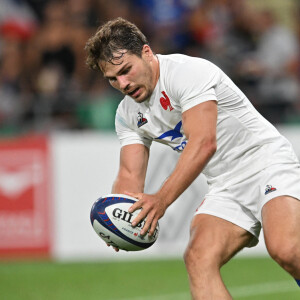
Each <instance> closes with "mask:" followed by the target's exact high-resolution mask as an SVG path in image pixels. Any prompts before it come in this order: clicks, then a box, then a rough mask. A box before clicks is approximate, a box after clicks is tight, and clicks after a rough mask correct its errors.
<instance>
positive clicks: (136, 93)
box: [128, 87, 140, 98]
mask: <svg viewBox="0 0 300 300" xmlns="http://www.w3.org/2000/svg"><path fill="white" fill-rule="evenodd" d="M139 91H140V88H139V87H137V88H136V89H134V90H133V91H131V92H130V93H128V95H129V96H130V97H134V98H135V97H137V96H138V95H139Z"/></svg>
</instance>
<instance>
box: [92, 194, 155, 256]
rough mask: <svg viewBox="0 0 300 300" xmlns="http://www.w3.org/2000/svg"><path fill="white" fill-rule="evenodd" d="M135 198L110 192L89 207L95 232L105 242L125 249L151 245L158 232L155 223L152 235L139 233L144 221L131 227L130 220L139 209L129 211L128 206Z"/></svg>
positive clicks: (141, 248)
mask: <svg viewBox="0 0 300 300" xmlns="http://www.w3.org/2000/svg"><path fill="white" fill-rule="evenodd" d="M136 201H138V200H137V199H135V198H133V197H130V196H127V195H123V194H110V195H106V196H103V197H101V198H99V199H98V200H97V201H96V202H95V203H94V205H93V207H92V209H91V215H90V218H91V223H92V226H93V228H94V230H95V231H96V233H97V234H98V235H99V236H100V237H101V238H102V239H103V240H104V241H105V243H107V244H109V245H111V246H114V247H117V248H119V249H123V250H126V251H138V250H143V249H147V248H149V247H150V246H152V245H153V244H154V243H155V241H156V239H157V237H158V232H159V225H157V227H156V229H155V232H154V234H153V236H149V235H148V234H146V235H141V234H140V232H141V229H142V228H143V226H144V224H145V221H142V222H141V223H139V224H138V225H137V226H136V227H132V225H131V222H132V221H133V220H134V218H135V217H136V216H137V215H138V214H139V212H140V210H137V211H135V212H133V213H129V212H128V209H129V207H130V206H131V205H132V204H133V203H135V202H136Z"/></svg>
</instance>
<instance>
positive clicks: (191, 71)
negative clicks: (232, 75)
mask: <svg viewBox="0 0 300 300" xmlns="http://www.w3.org/2000/svg"><path fill="white" fill-rule="evenodd" d="M159 60H160V65H161V79H160V80H161V81H162V82H163V84H164V86H165V88H166V91H167V92H168V93H169V94H170V95H171V96H173V98H174V99H175V100H177V101H180V100H181V99H182V98H184V97H187V96H191V95H194V96H197V95H198V96H199V95H201V94H202V93H203V92H205V91H207V90H208V89H210V88H213V87H216V86H217V85H218V84H219V82H220V79H221V76H222V72H221V70H220V69H219V68H218V67H217V66H216V65H215V64H213V63H212V62H210V61H208V60H205V59H202V58H198V57H191V56H187V55H181V54H172V55H162V56H159Z"/></svg>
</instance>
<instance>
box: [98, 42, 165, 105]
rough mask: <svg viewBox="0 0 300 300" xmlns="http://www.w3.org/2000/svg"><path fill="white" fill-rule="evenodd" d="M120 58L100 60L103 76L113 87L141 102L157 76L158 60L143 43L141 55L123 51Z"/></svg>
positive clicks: (151, 89)
mask: <svg viewBox="0 0 300 300" xmlns="http://www.w3.org/2000/svg"><path fill="white" fill-rule="evenodd" d="M123 53H124V55H123V56H122V57H121V58H120V59H114V60H113V61H112V63H111V62H100V68H101V70H102V72H103V75H104V77H105V78H107V79H108V81H109V83H110V84H111V85H112V87H114V88H115V89H117V90H119V91H120V92H121V93H123V94H124V95H128V96H130V97H131V98H132V99H133V100H134V101H136V102H138V103H142V102H143V101H145V100H147V99H149V97H150V96H151V94H152V92H153V90H154V88H155V85H156V83H157V80H158V76H159V74H158V73H159V68H158V60H157V58H156V57H155V55H154V54H153V52H152V51H151V49H150V47H149V46H147V45H145V46H144V48H143V51H142V57H138V56H136V55H133V54H129V53H128V52H126V51H124V52H123Z"/></svg>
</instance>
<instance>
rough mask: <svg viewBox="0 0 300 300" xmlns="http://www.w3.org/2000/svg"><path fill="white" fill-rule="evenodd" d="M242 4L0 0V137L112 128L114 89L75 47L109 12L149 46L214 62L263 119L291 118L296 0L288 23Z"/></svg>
mask: <svg viewBox="0 0 300 300" xmlns="http://www.w3.org/2000/svg"><path fill="white" fill-rule="evenodd" d="M268 1H269V2H271V1H272V0H266V1H265V2H268ZM249 2H250V1H246V0H110V1H105V0H1V4H0V135H7V134H11V135H13V134H19V133H27V132H52V131H55V130H74V129H77V130H79V129H81V130H83V129H100V130H106V129H109V130H110V129H112V128H113V127H114V113H115V110H116V107H117V105H118V103H119V101H120V100H121V98H122V96H121V95H120V94H119V93H118V92H116V91H114V90H113V89H112V88H111V87H110V86H109V85H108V83H107V82H106V81H105V80H104V79H103V77H102V76H101V74H99V73H97V72H95V71H90V70H88V68H87V67H86V65H85V51H84V46H85V43H86V41H87V39H88V38H89V37H90V36H91V35H92V34H93V33H94V32H95V31H96V29H97V27H98V26H99V25H101V24H102V23H103V22H105V21H107V20H109V19H112V18H115V17H118V16H122V17H124V18H127V19H128V20H130V21H132V22H134V23H135V24H137V25H138V26H139V27H140V28H141V30H142V31H143V32H144V33H145V34H146V35H147V37H148V39H149V41H150V45H151V47H152V48H153V49H154V51H155V52H156V53H161V54H167V53H175V52H177V53H185V54H188V55H192V56H199V57H202V58H206V59H209V60H210V61H212V62H214V63H215V64H217V65H218V66H219V67H221V68H222V69H223V70H224V71H225V72H226V73H227V74H228V75H229V76H230V77H231V78H232V80H233V81H234V82H235V83H236V84H237V85H238V86H239V87H240V88H241V89H242V90H243V92H244V93H245V94H246V95H247V96H248V97H249V99H250V100H251V102H252V103H253V105H254V106H255V107H256V108H257V109H258V110H259V111H260V112H261V113H262V114H263V115H264V116H265V117H266V118H267V119H268V120H270V121H271V122H272V123H274V124H278V123H299V124H300V91H299V86H300V85H299V82H300V63H299V61H300V50H299V47H300V18H299V16H300V15H299V12H300V6H299V7H297V6H298V4H297V1H296V2H295V3H296V5H295V9H294V10H293V12H292V14H291V15H290V18H291V20H292V22H291V24H293V26H287V25H286V24H283V23H282V22H281V21H280V18H279V17H278V14H276V13H275V12H274V9H271V8H269V7H268V6H265V7H264V8H262V9H258V8H257V7H254V6H252V5H250V4H249ZM281 2H282V3H283V2H285V1H281Z"/></svg>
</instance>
